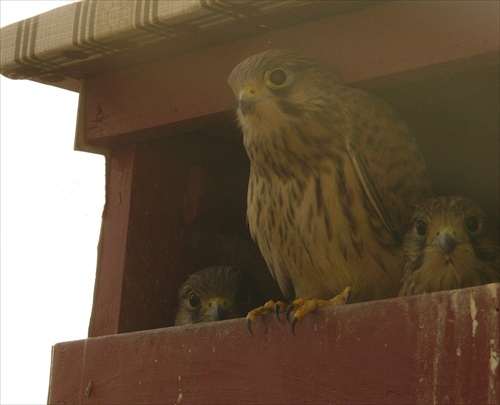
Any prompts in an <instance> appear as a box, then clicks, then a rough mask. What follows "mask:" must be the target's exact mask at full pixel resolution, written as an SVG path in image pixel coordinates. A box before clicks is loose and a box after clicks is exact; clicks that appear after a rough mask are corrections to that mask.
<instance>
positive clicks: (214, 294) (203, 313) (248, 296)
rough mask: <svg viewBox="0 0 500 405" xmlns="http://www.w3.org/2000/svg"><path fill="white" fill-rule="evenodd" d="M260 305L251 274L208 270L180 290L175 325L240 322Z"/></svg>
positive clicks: (229, 269) (226, 268) (218, 268)
mask: <svg viewBox="0 0 500 405" xmlns="http://www.w3.org/2000/svg"><path fill="white" fill-rule="evenodd" d="M259 304H261V296H260V292H259V289H258V287H257V285H256V283H255V281H254V280H253V278H252V277H251V276H250V275H249V274H248V273H246V272H244V271H242V270H240V269H238V268H236V267H232V266H212V267H207V268H204V269H202V270H200V271H197V272H196V273H194V274H192V275H191V276H189V278H188V279H187V280H186V282H184V284H182V286H181V287H180V289H179V309H178V311H177V316H176V318H175V325H186V324H191V323H200V322H212V321H220V320H223V319H232V318H240V317H244V316H245V315H246V314H247V313H248V311H250V310H251V309H252V308H255V307H256V306H257V305H259Z"/></svg>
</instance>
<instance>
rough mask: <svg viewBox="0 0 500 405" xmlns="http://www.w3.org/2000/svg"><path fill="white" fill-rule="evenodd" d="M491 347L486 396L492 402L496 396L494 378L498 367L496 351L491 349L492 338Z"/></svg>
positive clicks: (493, 342)
mask: <svg viewBox="0 0 500 405" xmlns="http://www.w3.org/2000/svg"><path fill="white" fill-rule="evenodd" d="M490 344H491V348H490V375H489V391H488V397H489V402H490V403H494V401H495V400H496V398H497V393H496V392H495V391H496V390H495V383H496V381H497V379H496V373H497V369H498V352H497V351H495V350H493V347H494V345H495V341H494V339H491V342H490Z"/></svg>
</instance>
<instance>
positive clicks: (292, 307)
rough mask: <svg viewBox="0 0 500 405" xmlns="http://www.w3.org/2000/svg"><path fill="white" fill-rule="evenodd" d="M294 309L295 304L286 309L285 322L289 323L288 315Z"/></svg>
mask: <svg viewBox="0 0 500 405" xmlns="http://www.w3.org/2000/svg"><path fill="white" fill-rule="evenodd" d="M294 309H295V304H294V303H293V302H292V303H291V304H290V305H288V308H287V309H286V320H287V321H288V322H290V314H291V313H292V312H293V310H294Z"/></svg>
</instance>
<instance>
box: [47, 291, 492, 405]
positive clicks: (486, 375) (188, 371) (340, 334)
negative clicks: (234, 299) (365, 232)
mask: <svg viewBox="0 0 500 405" xmlns="http://www.w3.org/2000/svg"><path fill="white" fill-rule="evenodd" d="M499 292H500V284H490V285H487V286H481V287H474V288H470V289H463V290H457V291H448V292H440V293H435V294H427V295H420V296H413V297H409V298H401V299H392V300H384V301H377V302H371V303H363V304H353V305H347V306H343V307H337V308H328V309H323V310H319V311H318V312H317V313H315V314H312V315H311V316H309V317H308V318H306V319H305V320H304V321H303V322H302V323H301V324H299V325H298V327H297V328H296V336H293V335H292V334H291V332H290V325H289V324H288V323H287V322H286V321H282V322H281V323H280V322H279V321H277V320H276V319H274V318H273V317H271V316H268V317H266V318H265V319H263V320H262V321H260V322H259V323H258V324H257V325H255V328H254V331H255V333H256V336H252V335H250V334H249V333H248V331H247V330H246V327H245V321H244V320H243V319H237V320H231V321H224V322H214V323H209V324H204V325H190V326H185V327H172V328H164V329H157V330H150V331H143V332H135V333H127V334H120V335H115V336H106V337H100V338H90V339H86V340H84V341H75V342H68V343H60V344H57V345H56V346H55V348H54V357H53V367H52V376H51V389H50V393H49V403H50V404H57V403H62V401H64V403H67V404H69V403H82V404H109V403H120V404H138V403H141V404H147V403H150V404H153V403H154V404H156V403H167V404H200V403H203V404H255V403H268V404H283V403H289V404H295V403H311V404H312V403H338V404H341V403H349V404H366V403H372V404H401V403H405V404H413V403H420V404H423V403H426V404H427V403H429V404H431V403H439V404H447V403H448V404H452V403H461V404H473V403H474V404H478V403H485V404H486V403H490V404H493V403H498V395H499V393H500V386H499V385H500V382H499V379H498V373H499V371H498V353H499V349H500V348H499V338H500V336H499V335H500V332H499V331H500V329H499V304H498V293H499ZM82 346H83V348H82ZM70 360H71V361H70ZM61 365H64V367H65V371H66V372H60V371H61V370H60V369H59V367H61ZM89 381H92V390H91V395H90V396H88V397H87V396H86V394H85V391H86V389H87V386H88V382H89Z"/></svg>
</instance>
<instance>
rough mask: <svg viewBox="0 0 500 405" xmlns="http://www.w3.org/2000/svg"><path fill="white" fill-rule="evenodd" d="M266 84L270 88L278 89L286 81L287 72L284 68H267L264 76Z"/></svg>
mask: <svg viewBox="0 0 500 405" xmlns="http://www.w3.org/2000/svg"><path fill="white" fill-rule="evenodd" d="M264 80H265V82H266V86H267V87H269V88H271V89H279V88H281V87H284V86H285V85H286V84H287V83H288V74H287V72H286V70H284V69H281V68H276V69H272V70H269V71H268V72H267V73H266V76H265V77H264Z"/></svg>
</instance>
